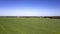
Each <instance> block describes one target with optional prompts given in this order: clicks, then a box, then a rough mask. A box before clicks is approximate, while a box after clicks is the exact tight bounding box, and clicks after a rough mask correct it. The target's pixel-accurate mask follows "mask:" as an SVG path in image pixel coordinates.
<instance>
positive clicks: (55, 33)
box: [0, 18, 60, 34]
mask: <svg viewBox="0 0 60 34" xmlns="http://www.w3.org/2000/svg"><path fill="white" fill-rule="evenodd" d="M0 34H60V19H48V18H0Z"/></svg>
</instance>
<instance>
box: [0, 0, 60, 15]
mask: <svg viewBox="0 0 60 34" xmlns="http://www.w3.org/2000/svg"><path fill="white" fill-rule="evenodd" d="M0 16H60V1H59V0H0Z"/></svg>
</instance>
